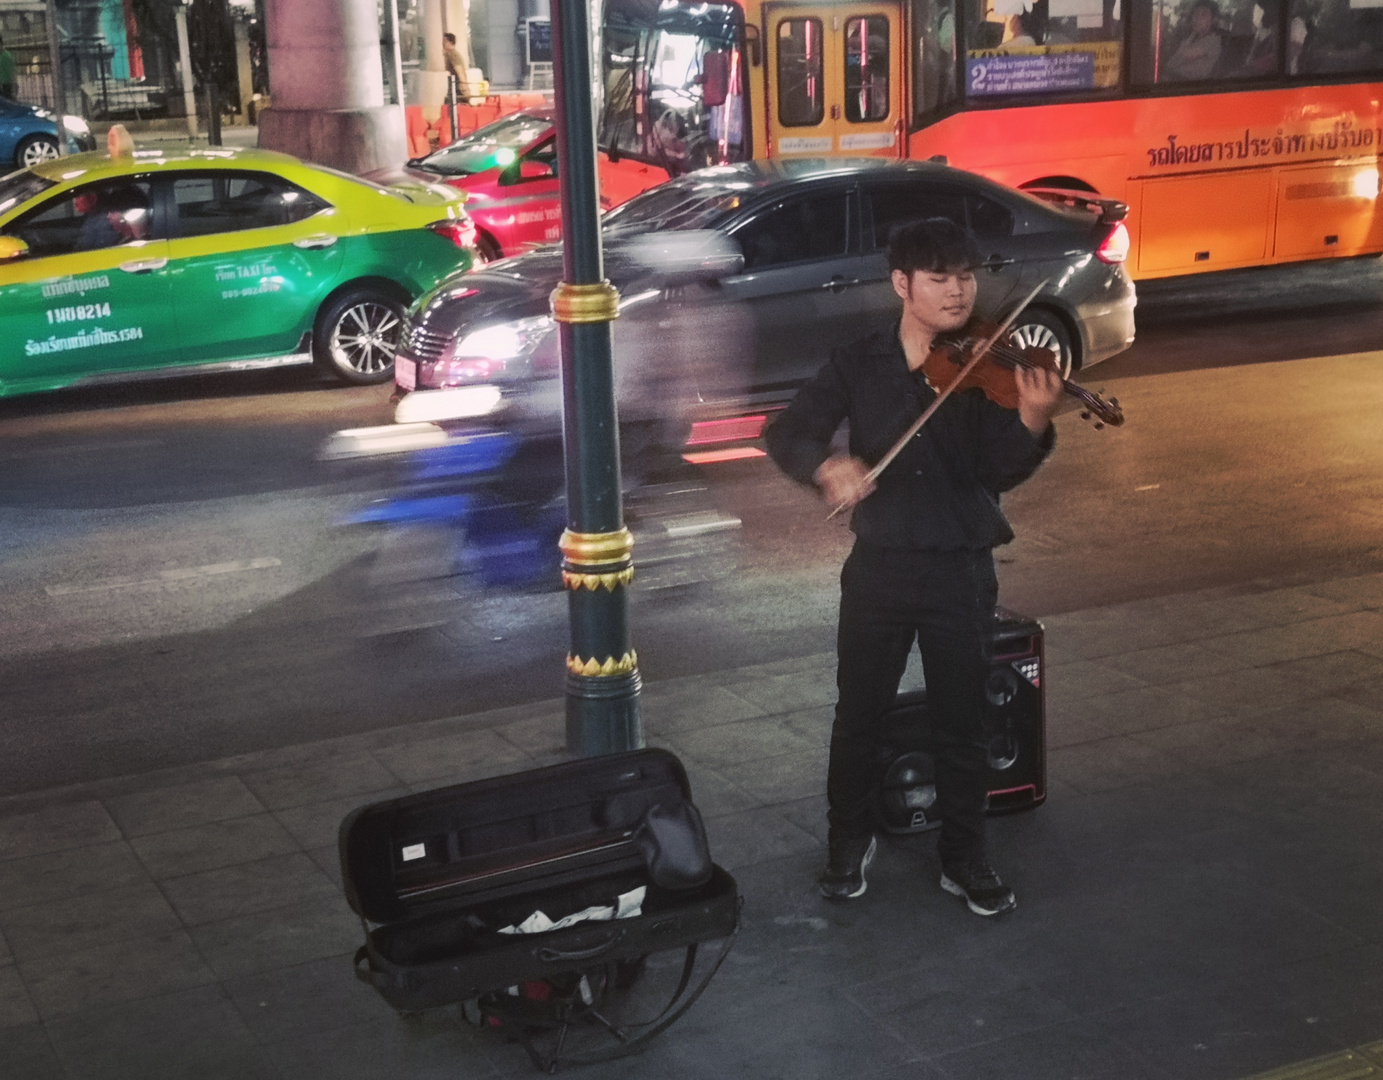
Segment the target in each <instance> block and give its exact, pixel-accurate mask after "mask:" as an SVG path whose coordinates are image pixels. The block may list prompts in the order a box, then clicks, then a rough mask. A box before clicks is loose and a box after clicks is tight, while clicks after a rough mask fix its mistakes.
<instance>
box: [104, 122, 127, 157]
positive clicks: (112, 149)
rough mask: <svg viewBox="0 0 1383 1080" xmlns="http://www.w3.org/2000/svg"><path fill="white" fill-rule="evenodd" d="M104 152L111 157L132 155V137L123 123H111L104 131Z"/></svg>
mask: <svg viewBox="0 0 1383 1080" xmlns="http://www.w3.org/2000/svg"><path fill="white" fill-rule="evenodd" d="M106 152H107V153H108V154H110V156H111V157H113V158H122V157H133V156H134V138H133V137H132V136H131V135H130V132H129V129H128V128H126V127H125V125H124V124H112V125H111V126H110V130H109V131H107V132H106Z"/></svg>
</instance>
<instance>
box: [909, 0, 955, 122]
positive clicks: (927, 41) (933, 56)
mask: <svg viewBox="0 0 1383 1080" xmlns="http://www.w3.org/2000/svg"><path fill="white" fill-rule="evenodd" d="M912 15H913V26H914V27H916V34H917V40H916V55H915V56H914V57H913V64H914V65H915V67H914V76H913V80H912V94H913V100H912V111H913V116H914V122H915V123H916V124H917V125H918V126H921V125H922V124H923V123H925V122H926V120H927V119H930V118H932V117H934V116H935V115H936V114H937V113H940V112H942V111H944V110H945V109H946V108H947V106H949V105H950V104H951V103H952V102H953V101H955V99H956V8H955V2H954V0H913V5H912Z"/></svg>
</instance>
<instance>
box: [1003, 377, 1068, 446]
mask: <svg viewBox="0 0 1383 1080" xmlns="http://www.w3.org/2000/svg"><path fill="white" fill-rule="evenodd" d="M1013 377H1014V381H1015V382H1017V384H1018V415H1019V417H1021V418H1022V421H1023V426H1024V427H1025V428H1027V429H1028V430H1029V431H1031V432H1032V433H1033V435H1034V436H1040V435H1041V434H1042V433H1043V432H1044V431H1046V430H1047V425H1048V424H1049V423H1051V421H1052V417H1054V416H1055V415H1056V414H1057V410H1058V409H1059V408H1060V407H1061V395H1062V388H1061V385H1062V384H1061V376H1060V375H1058V374H1057V373H1056V372H1055V371H1052V370H1050V369H1048V368H1040V367H1034V368H1022V367H1020V368H1018V369H1017V370H1016V371H1015V372H1014V373H1013Z"/></svg>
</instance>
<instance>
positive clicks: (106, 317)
mask: <svg viewBox="0 0 1383 1080" xmlns="http://www.w3.org/2000/svg"><path fill="white" fill-rule="evenodd" d="M462 200H463V196H461V195H460V194H458V193H457V192H455V191H454V190H452V189H450V188H446V187H443V186H440V185H429V184H400V185H396V186H392V187H381V186H379V185H377V184H372V183H369V182H368V181H364V180H360V179H358V178H356V177H352V176H348V175H346V174H344V173H338V172H335V171H334V170H331V169H325V168H319V167H317V166H313V165H308V164H306V163H304V162H301V161H298V160H296V159H295V158H292V157H289V156H287V155H285V154H277V153H272V152H269V151H262V150H237V149H218V148H213V149H206V150H182V151H178V152H164V151H140V150H128V149H127V150H126V151H125V152H123V153H116V154H108V153H89V154H77V155H74V156H71V157H63V158H58V159H56V160H53V161H45V162H42V163H40V164H38V165H35V166H33V167H31V168H28V169H23V170H20V171H18V172H13V173H10V174H9V175H8V176H5V177H3V178H0V397H2V396H7V395H11V394H21V393H29V392H32V391H41V390H52V389H56V388H59V387H64V386H71V385H74V384H78V383H90V382H97V381H105V380H115V379H126V378H134V377H147V376H149V375H151V374H160V375H163V374H177V373H193V372H203V371H209V370H217V369H247V368H263V367H274V366H280V365H288V364H297V363H311V362H315V363H316V364H317V365H318V366H319V367H320V368H322V369H323V370H325V371H327V372H329V373H331V374H333V375H335V376H337V377H338V378H340V379H343V380H345V381H346V382H349V383H375V382H386V381H388V380H389V379H390V378H391V377H392V375H393V368H394V351H395V349H396V347H397V346H398V343H399V336H400V333H401V331H402V328H403V315H404V312H405V310H406V309H407V307H408V305H409V304H410V303H411V302H412V300H413V299H414V298H415V297H417V296H419V295H421V294H422V293H424V292H426V291H428V290H429V289H431V288H432V287H433V286H434V285H436V284H437V282H439V281H440V280H441V279H442V278H443V277H445V276H446V275H447V274H450V273H453V272H455V271H458V270H466V269H469V268H470V266H471V263H472V260H473V259H474V258H475V257H476V256H475V246H474V245H475V227H474V225H473V223H472V222H471V220H470V218H469V217H468V216H467V215H466V213H465V211H464V210H463V209H462Z"/></svg>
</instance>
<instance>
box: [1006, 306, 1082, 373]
mask: <svg viewBox="0 0 1383 1080" xmlns="http://www.w3.org/2000/svg"><path fill="white" fill-rule="evenodd" d="M1009 340H1010V341H1011V342H1013V344H1015V345H1017V346H1018V347H1019V348H1021V349H1028V348H1038V349H1051V350H1052V352H1054V353H1056V361H1057V368H1058V369H1059V370H1060V372H1061V377H1062V378H1063V379H1065V378H1069V377H1070V375H1071V369H1072V368H1073V367H1074V366H1075V359H1076V358H1075V353H1074V351H1073V350H1072V348H1071V334H1070V331H1068V330H1067V329H1066V324H1065V323H1063V322H1062V321H1061V320H1060V319H1059V318H1058V317H1057V316H1055V315H1053V314H1052V313H1051V312H1049V311H1043V310H1042V309H1041V308H1033V309H1031V310H1029V311H1025V312H1023V314H1021V315H1019V316H1018V324H1017V325H1016V326H1014V328H1013V330H1012V331H1011V332H1010V334H1009Z"/></svg>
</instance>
